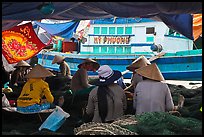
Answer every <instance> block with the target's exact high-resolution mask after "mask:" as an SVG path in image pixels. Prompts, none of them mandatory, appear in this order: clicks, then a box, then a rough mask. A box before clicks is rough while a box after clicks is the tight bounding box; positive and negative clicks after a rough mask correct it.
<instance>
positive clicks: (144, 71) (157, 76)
mask: <svg viewBox="0 0 204 137" xmlns="http://www.w3.org/2000/svg"><path fill="white" fill-rule="evenodd" d="M136 72H137V74H139V75H141V76H143V77H146V78H149V79H152V80H156V81H163V80H165V79H164V77H163V75H162V73H161V72H160V70H159V68H158V66H157V64H156V63H153V64H151V65H148V66H145V67H141V68H139V69H137V70H136Z"/></svg>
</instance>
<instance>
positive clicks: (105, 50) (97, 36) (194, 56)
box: [37, 18, 202, 81]
mask: <svg viewBox="0 0 204 137" xmlns="http://www.w3.org/2000/svg"><path fill="white" fill-rule="evenodd" d="M84 39H86V40H85V41H83V43H81V44H80V48H76V46H77V45H73V44H70V45H66V46H72V47H68V48H66V50H65V45H63V46H62V45H61V47H63V48H64V50H63V49H62V50H61V51H59V50H56V51H53V50H52V51H50V50H42V51H41V52H40V53H38V55H37V57H38V63H39V64H41V65H43V66H44V67H46V68H49V69H52V70H55V71H59V66H58V65H57V64H54V65H53V64H52V63H51V62H52V60H53V58H54V56H55V55H61V56H64V57H66V58H65V61H66V62H67V63H68V65H69V66H70V69H71V74H72V75H73V74H74V73H75V72H76V71H77V69H78V68H77V66H78V64H80V63H81V62H82V61H83V59H85V58H92V59H95V60H96V61H97V62H98V63H99V64H100V65H109V66H110V67H111V68H112V69H116V70H120V71H121V72H125V71H126V66H128V65H129V64H131V63H132V62H133V61H134V60H135V59H136V58H138V57H139V56H140V55H144V56H146V57H147V58H148V59H150V60H151V62H152V63H156V64H157V65H158V67H159V68H160V70H161V72H162V74H163V76H164V78H165V79H166V80H196V81H198V80H202V49H194V48H193V44H194V43H193V41H192V40H190V39H188V38H187V37H185V36H183V35H181V34H180V33H178V32H176V31H174V30H172V29H170V28H169V27H168V26H166V25H165V24H164V23H163V22H161V21H155V20H152V19H147V18H109V19H99V20H91V22H90V25H89V29H88V32H87V34H86V35H85V37H84ZM55 46H56V45H55ZM73 46H74V47H73ZM78 49H80V51H78ZM162 53H163V54H162ZM89 75H97V73H93V72H89ZM123 76H124V78H127V79H129V78H131V72H127V73H124V75H123Z"/></svg>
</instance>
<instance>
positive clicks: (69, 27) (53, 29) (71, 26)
mask: <svg viewBox="0 0 204 137" xmlns="http://www.w3.org/2000/svg"><path fill="white" fill-rule="evenodd" d="M34 23H35V24H37V25H38V26H40V27H41V28H43V29H44V30H45V31H47V33H49V34H51V35H53V36H60V37H62V38H67V39H69V38H71V37H72V36H73V32H76V29H77V27H78V25H79V21H70V22H67V23H57V24H47V23H40V22H37V21H34Z"/></svg>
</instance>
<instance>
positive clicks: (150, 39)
mask: <svg viewBox="0 0 204 137" xmlns="http://www.w3.org/2000/svg"><path fill="white" fill-rule="evenodd" d="M146 42H154V37H146Z"/></svg>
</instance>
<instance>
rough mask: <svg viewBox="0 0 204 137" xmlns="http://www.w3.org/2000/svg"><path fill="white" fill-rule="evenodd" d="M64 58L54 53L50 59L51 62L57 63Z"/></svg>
mask: <svg viewBox="0 0 204 137" xmlns="http://www.w3.org/2000/svg"><path fill="white" fill-rule="evenodd" d="M64 59H65V57H62V56H58V55H55V57H54V59H53V60H52V64H55V63H59V62H61V61H63V60H64Z"/></svg>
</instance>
